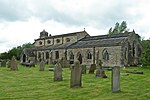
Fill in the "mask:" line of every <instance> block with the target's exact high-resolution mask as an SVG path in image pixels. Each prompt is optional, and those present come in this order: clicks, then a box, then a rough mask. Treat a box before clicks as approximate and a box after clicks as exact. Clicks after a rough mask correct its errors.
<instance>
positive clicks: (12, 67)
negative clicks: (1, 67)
mask: <svg viewBox="0 0 150 100" xmlns="http://www.w3.org/2000/svg"><path fill="white" fill-rule="evenodd" d="M10 70H13V71H16V70H18V66H17V60H16V58H15V56H13V57H12V59H11V61H10Z"/></svg>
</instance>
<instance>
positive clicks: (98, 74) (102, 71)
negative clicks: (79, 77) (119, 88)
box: [95, 60, 107, 78]
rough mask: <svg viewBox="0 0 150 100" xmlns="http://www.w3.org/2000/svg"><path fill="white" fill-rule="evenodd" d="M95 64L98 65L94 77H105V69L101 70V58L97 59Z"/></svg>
mask: <svg viewBox="0 0 150 100" xmlns="http://www.w3.org/2000/svg"><path fill="white" fill-rule="evenodd" d="M97 66H98V69H97V70H96V75H95V77H96V78H107V76H106V74H105V71H104V70H103V67H102V61H101V60H99V61H98V63H97Z"/></svg>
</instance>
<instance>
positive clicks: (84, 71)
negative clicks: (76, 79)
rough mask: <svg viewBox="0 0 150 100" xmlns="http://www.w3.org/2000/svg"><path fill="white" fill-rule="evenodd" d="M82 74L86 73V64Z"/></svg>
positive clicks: (83, 66)
mask: <svg viewBox="0 0 150 100" xmlns="http://www.w3.org/2000/svg"><path fill="white" fill-rule="evenodd" d="M82 74H86V65H82Z"/></svg>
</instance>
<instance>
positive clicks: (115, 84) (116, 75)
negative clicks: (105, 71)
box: [112, 66, 120, 92]
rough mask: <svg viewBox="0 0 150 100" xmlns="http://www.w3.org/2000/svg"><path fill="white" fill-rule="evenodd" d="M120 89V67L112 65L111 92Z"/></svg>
mask: <svg viewBox="0 0 150 100" xmlns="http://www.w3.org/2000/svg"><path fill="white" fill-rule="evenodd" d="M119 91H120V67H119V66H114V67H113V68H112V92H119Z"/></svg>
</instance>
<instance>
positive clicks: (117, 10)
mask: <svg viewBox="0 0 150 100" xmlns="http://www.w3.org/2000/svg"><path fill="white" fill-rule="evenodd" d="M149 10H150V0H0V53H1V52H4V51H8V50H10V49H11V48H12V47H16V46H19V45H22V44H24V43H28V42H31V43H33V42H34V39H37V38H39V35H40V32H41V31H42V30H43V29H45V30H46V31H47V32H48V33H49V34H51V35H56V34H65V33H70V32H76V31H83V30H84V28H85V30H86V31H87V32H88V33H89V34H90V35H104V34H107V33H108V30H109V28H110V27H113V26H114V25H115V23H116V22H119V23H121V22H122V21H126V22H127V24H128V28H129V29H130V31H132V30H133V29H134V30H135V32H136V33H138V34H139V35H140V36H141V37H142V38H143V37H144V38H145V39H148V38H150V13H149V12H150V11H149Z"/></svg>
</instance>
